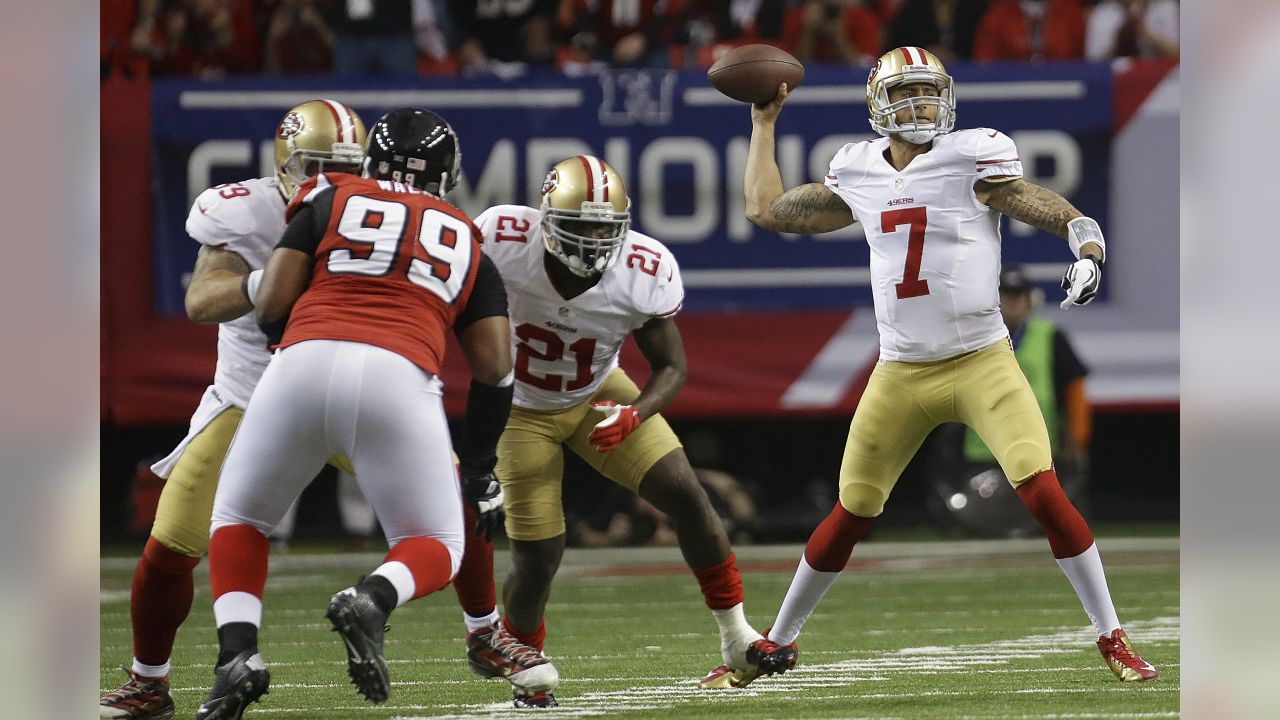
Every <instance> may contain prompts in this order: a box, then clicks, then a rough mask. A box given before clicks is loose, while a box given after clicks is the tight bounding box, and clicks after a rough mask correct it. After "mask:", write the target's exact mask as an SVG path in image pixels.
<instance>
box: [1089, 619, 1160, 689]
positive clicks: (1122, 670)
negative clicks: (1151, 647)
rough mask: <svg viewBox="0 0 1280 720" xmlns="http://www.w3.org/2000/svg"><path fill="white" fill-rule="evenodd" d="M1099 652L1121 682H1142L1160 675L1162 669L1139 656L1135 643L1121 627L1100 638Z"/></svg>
mask: <svg viewBox="0 0 1280 720" xmlns="http://www.w3.org/2000/svg"><path fill="white" fill-rule="evenodd" d="M1098 652H1100V653H1102V659H1103V660H1106V661H1107V667H1109V668H1111V672H1113V673H1115V674H1116V677H1118V678H1120V682H1142V681H1143V680H1155V679H1156V678H1157V677H1160V671H1159V670H1157V669H1156V668H1155V666H1153V665H1152V664H1151V663H1149V662H1147V661H1146V660H1143V659H1142V658H1141V657H1138V653H1136V652H1134V650H1133V643H1131V642H1129V636H1128V635H1126V634H1125V632H1124V630H1123V629H1121V628H1116V629H1115V630H1113V631H1112V632H1111V635H1110V636H1107V635H1103V636H1101V637H1099V638H1098Z"/></svg>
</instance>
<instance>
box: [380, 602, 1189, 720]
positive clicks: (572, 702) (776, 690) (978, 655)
mask: <svg viewBox="0 0 1280 720" xmlns="http://www.w3.org/2000/svg"><path fill="white" fill-rule="evenodd" d="M1127 627H1128V629H1129V630H1130V631H1131V632H1132V634H1133V637H1134V638H1136V639H1137V641H1138V642H1139V643H1140V644H1141V645H1144V646H1145V645H1154V644H1157V643H1164V642H1177V640H1178V637H1179V618H1177V617H1159V618H1155V619H1154V620H1150V621H1138V622H1131V623H1129V624H1128V626H1127ZM1093 640H1094V638H1093V633H1092V629H1091V628H1088V627H1076V628H1063V629H1061V630H1058V631H1056V632H1053V633H1047V634H1040V635H1029V636H1026V637H1022V638H1018V639H1015V640H1008V641H1001V642H993V643H981V644H974V645H957V646H928V647H913V648H903V649H901V650H897V651H893V652H887V653H878V654H874V655H871V656H870V657H865V658H854V659H849V660H841V661H838V662H833V663H819V664H816V665H809V664H803V663H802V664H801V665H800V666H799V667H797V668H796V669H795V670H792V671H791V672H789V673H787V674H785V675H782V676H780V677H774V678H768V679H765V680H761V681H758V682H756V683H753V684H752V685H751V686H750V687H748V688H744V689H742V690H727V691H706V690H699V689H698V687H697V685H696V683H695V682H694V680H692V679H685V680H684V681H683V682H679V683H677V684H670V685H657V686H651V685H640V686H636V687H631V688H627V689H625V690H602V691H597V692H589V693H584V694H582V695H575V696H568V697H564V698H562V700H563V702H564V704H563V705H561V706H560V707H558V708H554V709H548V710H544V711H540V712H539V713H538V717H539V718H540V720H554V719H556V718H580V717H596V716H603V715H610V714H616V713H617V712H619V711H622V710H637V711H639V710H658V709H663V710H669V709H672V708H674V707H676V706H677V705H681V704H684V703H688V702H691V701H693V700H698V701H700V702H707V701H710V702H721V701H732V700H735V699H737V698H742V697H756V696H761V695H768V694H792V693H796V692H798V691H806V690H831V688H832V687H833V686H840V685H849V684H853V683H866V682H877V681H883V680H884V679H885V677H886V676H887V675H889V674H891V673H895V672H900V671H903V670H909V671H915V672H930V673H938V672H974V671H978V672H980V671H983V670H987V671H998V672H1007V671H1008V670H1009V668H1008V666H1009V664H1010V659H1015V660H1016V659H1036V658H1042V657H1046V656H1052V655H1063V654H1074V653H1077V652H1079V651H1080V648H1081V647H1088V646H1089V645H1090V644H1092V642H1093ZM1099 663H1101V661H1099ZM1039 671H1040V672H1046V671H1045V670H1039ZM1134 690H1135V688H1129V687H1124V686H1121V685H1120V684H1118V683H1117V684H1116V685H1114V686H1112V687H1107V688H1103V689H1101V690H1099V689H1098V688H1026V689H1023V690H1010V691H995V692H993V691H991V690H986V689H984V690H974V691H928V692H920V693H871V694H863V693H859V694H858V697H862V698H884V699H896V698H911V697H927V696H939V697H948V696H955V697H961V696H970V695H983V696H985V695H992V694H1005V695H1018V694H1026V693H1062V694H1070V693H1096V692H1100V691H1102V692H1106V691H1123V692H1132V691H1134ZM1136 690H1137V691H1141V692H1160V693H1164V692H1168V693H1176V692H1178V690H1179V688H1178V687H1177V686H1175V685H1171V684H1165V685H1151V686H1145V687H1140V688H1136ZM804 697H805V698H806V699H810V700H812V699H817V698H814V696H813V695H812V694H811V693H806V694H805V695H804ZM834 697H840V698H844V697H848V696H847V695H837V696H833V698H834ZM446 707H449V706H443V705H442V706H440V708H441V709H443V708H446ZM451 709H456V712H455V713H453V714H449V715H435V716H432V717H434V718H436V720H445V719H449V718H452V719H454V720H463V719H464V718H477V717H480V718H485V717H489V718H493V717H515V716H517V715H519V714H520V713H521V711H518V710H516V709H515V708H514V707H512V706H511V703H510V702H501V703H482V704H475V705H461V706H453V708H451ZM1017 717H1026V718H1045V719H1048V718H1069V717H1080V718H1087V717H1092V716H1090V715H1083V714H1082V715H1060V714H1054V715H1023V716H1017ZM1107 717H1124V718H1129V717H1132V718H1139V717H1144V718H1145V717H1176V714H1171V715H1166V714H1150V713H1147V714H1142V713H1133V714H1123V713H1122V714H1110V713H1108V715H1107ZM398 720H425V718H422V717H419V716H402V717H400V718H398Z"/></svg>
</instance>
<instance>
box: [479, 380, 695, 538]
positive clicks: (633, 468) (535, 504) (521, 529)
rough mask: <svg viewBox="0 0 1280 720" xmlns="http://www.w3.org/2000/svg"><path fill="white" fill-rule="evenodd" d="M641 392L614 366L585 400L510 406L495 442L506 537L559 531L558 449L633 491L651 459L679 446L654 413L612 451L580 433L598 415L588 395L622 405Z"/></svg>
mask: <svg viewBox="0 0 1280 720" xmlns="http://www.w3.org/2000/svg"><path fill="white" fill-rule="evenodd" d="M639 395H640V389H639V388H637V387H636V385H635V383H633V382H632V381H631V378H629V377H627V375H626V373H624V372H623V371H622V370H621V369H617V370H614V371H613V372H612V373H610V374H609V377H607V378H606V379H605V381H604V383H603V384H602V385H601V386H600V389H599V390H597V391H596V393H595V394H594V395H592V396H591V398H590V399H589V400H586V401H584V402H581V403H579V404H577V405H574V406H573V407H569V408H565V409H564V410H554V411H539V410H528V409H525V408H521V407H512V408H511V418H510V419H509V420H508V421H507V427H506V429H505V430H504V431H503V433H502V439H501V440H500V441H499V442H498V467H497V474H498V480H499V481H500V482H501V483H502V492H503V495H504V498H505V499H504V502H503V506H504V507H505V509H506V511H507V522H506V529H507V536H508V537H510V538H511V539H513V540H524V541H529V542H532V541H536V540H546V539H548V538H553V537H556V536H557V535H562V534H564V531H565V525H564V505H563V502H562V497H561V485H562V483H563V480H564V454H563V453H564V450H563V448H562V445H563V446H568V448H569V449H570V450H572V451H573V452H574V453H576V454H577V455H578V457H580V458H582V459H583V460H586V461H587V463H588V464H590V465H591V467H593V468H595V469H596V470H597V471H598V472H599V473H600V474H601V475H603V476H605V477H606V478H608V479H609V480H612V481H613V482H615V483H617V484H619V485H621V486H623V487H625V488H627V489H629V490H631V491H632V492H636V491H637V489H638V488H639V487H640V481H641V480H643V479H644V476H645V473H647V472H649V468H651V467H653V465H654V463H656V462H658V460H660V459H662V457H663V456H665V455H666V454H667V453H669V452H671V451H672V450H675V449H676V448H679V447H681V445H680V441H679V440H678V439H677V438H676V434H675V433H674V432H673V431H672V430H671V426H670V425H668V424H667V421H666V420H664V419H663V418H662V416H661V415H655V416H653V417H651V418H647V419H645V421H644V422H643V423H641V425H640V427H638V428H636V430H635V431H634V432H632V433H631V434H630V435H628V436H627V439H626V440H624V441H623V443H622V445H621V446H620V447H618V449H617V450H614V451H613V452H607V453H602V452H599V451H597V450H596V449H595V447H593V446H592V445H591V443H590V442H588V440H587V436H588V435H590V434H591V431H592V430H593V429H594V428H595V424H596V423H598V422H600V421H601V420H603V419H604V414H603V413H601V412H599V411H598V410H595V409H594V408H592V407H591V403H592V402H603V401H606V400H612V401H613V402H616V403H618V404H619V405H629V404H630V403H632V402H634V401H635V399H636V398H637V397H638V396H639Z"/></svg>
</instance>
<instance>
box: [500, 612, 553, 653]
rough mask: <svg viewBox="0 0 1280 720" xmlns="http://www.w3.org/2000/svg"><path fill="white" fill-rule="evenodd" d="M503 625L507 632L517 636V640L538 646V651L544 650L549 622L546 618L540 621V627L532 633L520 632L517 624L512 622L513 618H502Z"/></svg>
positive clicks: (533, 646) (534, 646) (531, 645)
mask: <svg viewBox="0 0 1280 720" xmlns="http://www.w3.org/2000/svg"><path fill="white" fill-rule="evenodd" d="M502 627H504V628H506V629H507V632H509V633H511V634H512V635H514V636H515V638H516V639H517V640H519V641H520V642H522V643H524V644H525V645H528V646H529V647H532V648H537V649H538V652H542V643H543V642H545V641H546V639H547V623H546V621H545V620H540V621H538V627H537V629H536V630H534V631H533V632H531V633H524V632H520V631H519V630H517V629H516V626H515V625H512V624H511V618H507V617H504V618H502Z"/></svg>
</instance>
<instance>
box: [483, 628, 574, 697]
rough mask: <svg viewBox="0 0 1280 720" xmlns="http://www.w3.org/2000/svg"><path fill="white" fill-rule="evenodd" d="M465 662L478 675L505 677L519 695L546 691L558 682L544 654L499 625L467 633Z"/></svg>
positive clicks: (558, 675) (557, 673) (556, 673)
mask: <svg viewBox="0 0 1280 720" xmlns="http://www.w3.org/2000/svg"><path fill="white" fill-rule="evenodd" d="M467 661H468V662H469V663H470V664H471V669H472V670H473V671H474V672H475V673H476V674H477V675H480V676H481V677H487V678H494V677H500V678H506V679H507V681H508V682H510V683H511V685H512V687H514V688H515V689H516V690H517V691H518V693H517V694H519V695H535V694H540V693H547V692H550V691H551V690H555V689H556V687H557V686H558V685H559V684H560V674H559V672H557V671H556V666H555V665H552V664H551V661H550V660H548V659H547V656H546V655H543V654H542V653H541V652H539V651H538V649H537V648H535V647H532V646H529V645H525V644H524V643H522V642H520V641H519V640H517V639H516V638H515V636H514V635H512V634H511V633H509V632H507V631H506V629H505V628H503V627H501V626H500V625H494V626H493V627H489V628H481V629H480V630H472V631H471V632H469V633H467Z"/></svg>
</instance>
